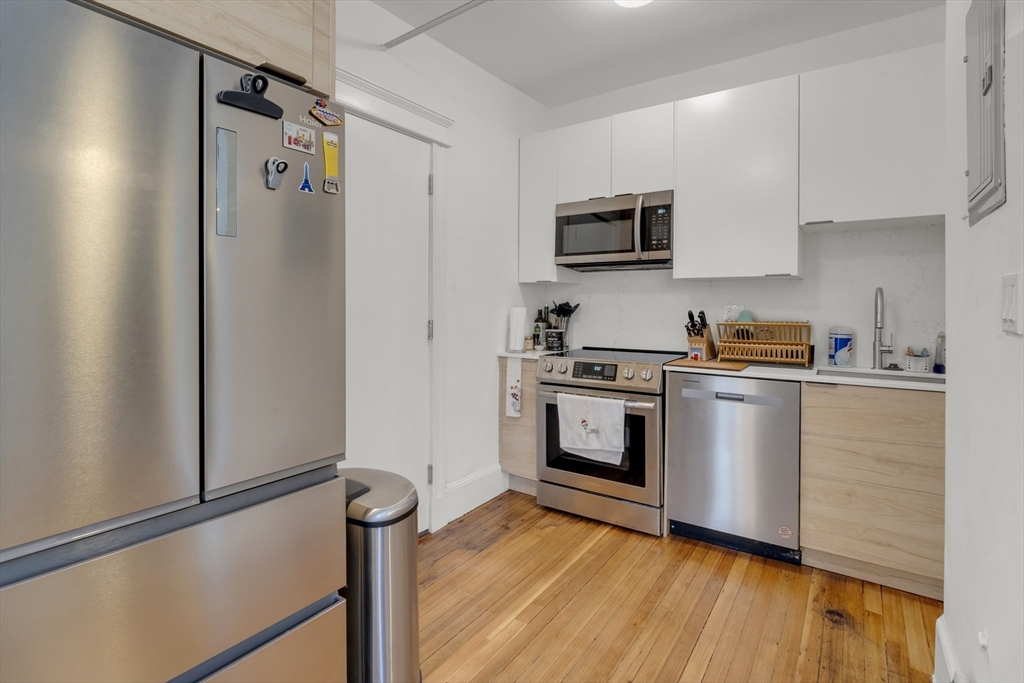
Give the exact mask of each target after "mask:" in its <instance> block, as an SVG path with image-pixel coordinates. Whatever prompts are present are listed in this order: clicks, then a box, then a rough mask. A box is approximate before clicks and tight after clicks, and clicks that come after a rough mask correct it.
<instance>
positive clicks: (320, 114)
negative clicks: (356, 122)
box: [309, 97, 344, 126]
mask: <svg viewBox="0 0 1024 683" xmlns="http://www.w3.org/2000/svg"><path fill="white" fill-rule="evenodd" d="M309 113H310V114H312V115H313V116H315V117H316V118H318V119H320V122H321V123H323V124H324V125H325V126H340V125H341V124H342V123H344V122H343V121H342V120H341V116H339V115H338V112H335V111H331V110H330V109H329V108H328V107H327V100H326V99H324V98H323V97H318V98H316V104H314V105H313V108H312V109H310V110H309Z"/></svg>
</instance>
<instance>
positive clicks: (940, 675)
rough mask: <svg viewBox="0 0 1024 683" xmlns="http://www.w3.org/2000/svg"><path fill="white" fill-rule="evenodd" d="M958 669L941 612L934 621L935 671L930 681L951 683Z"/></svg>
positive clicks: (944, 618) (944, 616) (944, 617)
mask: <svg viewBox="0 0 1024 683" xmlns="http://www.w3.org/2000/svg"><path fill="white" fill-rule="evenodd" d="M958 670H959V666H958V665H957V663H956V653H954V652H953V642H952V641H951V640H950V638H949V629H948V628H947V627H946V615H945V614H943V615H942V616H941V617H939V620H938V621H936V622H935V673H934V674H932V681H933V682H934V683H953V677H954V676H955V675H956V672H957V671H958ZM961 675H962V674H961Z"/></svg>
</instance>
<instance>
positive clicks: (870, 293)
mask: <svg viewBox="0 0 1024 683" xmlns="http://www.w3.org/2000/svg"><path fill="white" fill-rule="evenodd" d="M675 258H677V259H678V258H684V259H699V258H700V247H699V246H695V247H690V246H689V245H682V246H680V245H677V246H676V249H675ZM804 259H805V261H804V279H803V280H775V279H758V280H718V281H688V280H673V279H672V272H671V271H670V270H661V271H658V270H648V271H632V272H629V271H626V272H600V273H584V274H583V282H582V284H579V285H561V284H552V285H523V286H522V290H523V295H524V299H525V301H526V305H527V306H530V307H531V311H530V314H529V315H528V317H529V318H530V319H532V318H533V316H534V313H533V312H534V311H535V310H536V309H537V307H538V306H543V305H544V304H545V303H548V304H549V305H550V303H551V301H552V300H556V301H559V302H561V301H570V302H572V303H579V304H580V309H579V311H577V313H576V315H574V316H573V318H572V324H571V326H570V343H571V344H572V346H573V347H579V346H583V345H587V346H614V347H621V348H637V349H664V350H686V347H687V345H686V333H685V329H684V326H685V324H686V320H687V317H686V311H687V309H692V310H693V312H694V314H695V315H696V313H697V311H699V310H701V309H703V310H704V311H705V313H706V315H707V317H708V321H709V322H710V323H711V326H712V328H714V329H715V337H716V339H717V335H718V333H717V328H716V327H715V323H716V322H719V321H721V320H723V307H724V306H725V305H726V304H740V305H742V306H744V307H745V308H748V309H750V310H751V311H752V312H753V313H754V317H755V319H757V320H800V321H803V320H806V321H810V323H811V332H812V334H813V341H814V344H815V345H816V349H815V362H816V363H818V364H822V365H823V364H825V363H827V362H828V328H829V327H832V326H844V327H851V328H853V330H854V365H856V366H861V367H870V366H871V341H872V339H873V333H874V300H875V299H874V294H875V287H882V288H884V290H885V341H886V342H888V339H889V332H893V333H895V335H896V349H897V354H894V355H893V356H889V357H887V358H886V363H889V362H900V361H901V360H902V356H901V354H902V350H903V349H905V348H906V347H907V346H913V347H914V348H915V349H920V347H922V346H927V347H928V349H929V352H933V351H934V348H935V338H936V336H937V335H938V333H939V332H941V331H943V330H944V329H945V234H944V230H943V229H942V228H941V227H940V228H901V229H884V230H863V231H855V232H837V233H821V234H812V235H807V236H806V237H805V242H804Z"/></svg>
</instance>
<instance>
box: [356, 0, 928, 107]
mask: <svg viewBox="0 0 1024 683" xmlns="http://www.w3.org/2000/svg"><path fill="white" fill-rule="evenodd" d="M465 1H466V0H375V2H376V4H377V5H379V6H381V7H383V8H384V9H386V10H387V11H389V12H391V13H392V14H394V15H395V16H397V17H398V18H400V19H402V20H403V21H405V22H407V23H409V24H411V25H413V26H420V25H421V24H425V23H426V22H428V21H430V20H431V19H434V18H436V17H438V16H440V15H442V14H444V13H445V12H448V11H450V10H452V9H455V8H456V7H458V6H460V5H462V4H464V3H465ZM941 4H943V0H654V2H652V3H651V4H649V5H647V6H645V7H640V8H637V9H626V8H623V7H619V6H618V5H616V4H615V3H614V2H613V1H612V0H492V1H491V2H485V3H484V4H483V5H480V6H479V7H475V8H473V9H472V10H470V11H469V12H466V13H465V14H462V15H460V16H457V17H455V18H454V19H452V20H451V21H449V22H447V23H445V24H442V25H441V26H438V27H436V28H434V29H431V30H430V31H429V32H428V33H427V34H426V35H429V36H430V37H431V38H433V39H435V40H437V41H438V42H440V43H441V44H442V45H445V46H446V47H448V48H450V49H451V50H454V51H455V52H457V53H459V54H460V55H462V56H463V57H465V58H466V59H468V60H469V61H471V62H473V63H475V64H477V65H478V66H480V67H481V68H483V69H485V70H487V71H488V72H490V73H491V74H493V75H495V76H497V77H498V78H500V79H501V80H503V81H505V82H506V83H508V84H510V85H512V86H513V87H515V88H517V89H519V90H521V91H522V92H524V93H526V94H527V95H529V96H530V97H532V98H534V99H535V100H538V101H539V102H541V103H543V104H545V105H547V106H549V107H554V106H558V105H561V104H566V103H569V102H575V101H576V100H581V99H584V98H587V97H592V96H594V95H600V94H603V93H606V92H610V91H612V90H618V89H619V88H624V87H627V86H630V85H636V84H638V83H644V82H646V81H650V80H653V79H655V78H662V77H664V76H671V75H673V74H677V73H682V72H684V71H692V70H693V69H699V68H701V67H705V66H710V65H712V64H718V63H721V62H728V61H731V60H734V59H739V58H741V57H746V56H749V55H753V54H757V53H760V52H764V51H766V50H772V49H774V48H777V47H782V46H784V45H791V44H793V43H801V42H804V41H806V40H811V39H814V38H818V37H821V36H824V35H828V34H830V33H837V32H839V31H845V30H847V29H851V28H856V27H858V26H864V25H867V24H873V23H876V22H879V21H885V20H887V19H893V18H895V17H898V16H902V15H905V14H910V13H913V12H918V11H921V10H926V9H930V8H932V7H936V6H938V5H941ZM395 37H397V36H395ZM416 40H422V38H413V39H412V40H411V41H409V43H405V44H403V45H399V46H396V47H394V48H392V49H393V50H395V51H400V50H402V49H403V47H406V46H407V45H409V44H410V43H413V42H414V41H416Z"/></svg>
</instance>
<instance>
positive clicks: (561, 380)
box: [537, 356, 663, 394]
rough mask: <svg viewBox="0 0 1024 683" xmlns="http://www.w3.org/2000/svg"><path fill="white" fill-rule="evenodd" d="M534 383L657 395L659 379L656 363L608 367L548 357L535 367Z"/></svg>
mask: <svg viewBox="0 0 1024 683" xmlns="http://www.w3.org/2000/svg"><path fill="white" fill-rule="evenodd" d="M566 364H568V367H566ZM537 381H538V382H545V383H547V384H565V385H569V386H584V387H602V388H606V389H621V390H624V391H637V392H641V393H645V394H659V393H661V386H662V381H663V379H662V368H661V365H660V364H657V363H629V362H622V361H617V362H614V363H608V362H604V361H599V360H583V359H579V360H577V359H564V360H563V359H560V358H558V357H557V356H552V357H550V360H549V359H548V358H541V360H540V361H539V362H538V363H537Z"/></svg>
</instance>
